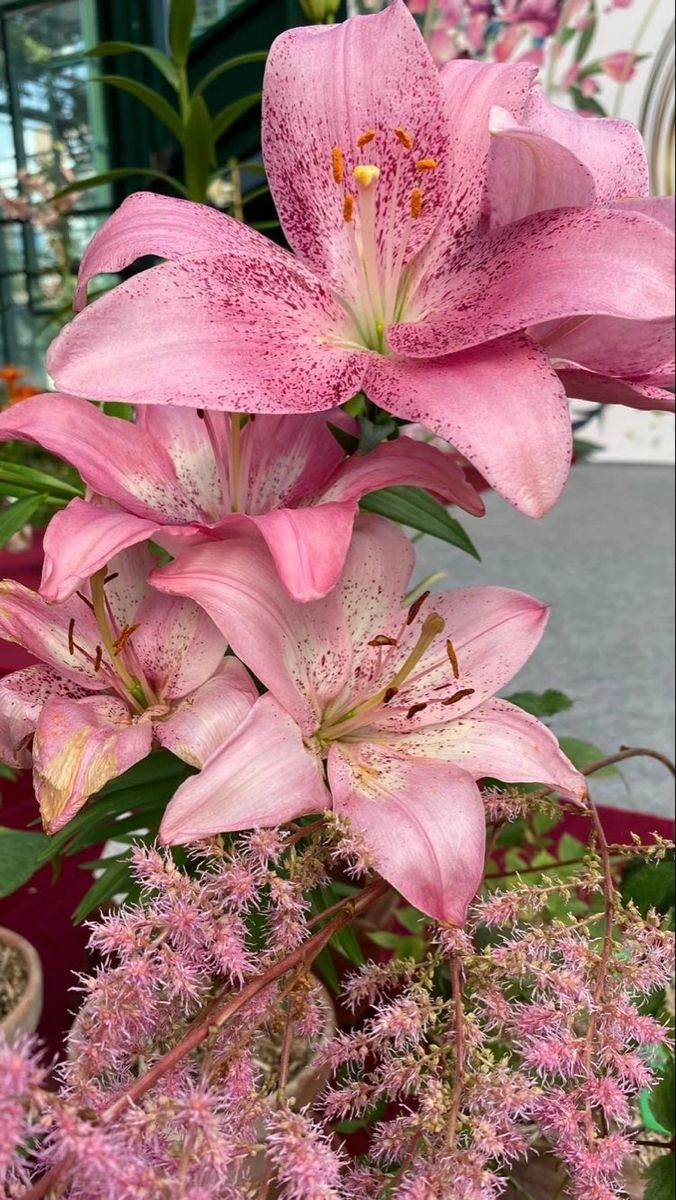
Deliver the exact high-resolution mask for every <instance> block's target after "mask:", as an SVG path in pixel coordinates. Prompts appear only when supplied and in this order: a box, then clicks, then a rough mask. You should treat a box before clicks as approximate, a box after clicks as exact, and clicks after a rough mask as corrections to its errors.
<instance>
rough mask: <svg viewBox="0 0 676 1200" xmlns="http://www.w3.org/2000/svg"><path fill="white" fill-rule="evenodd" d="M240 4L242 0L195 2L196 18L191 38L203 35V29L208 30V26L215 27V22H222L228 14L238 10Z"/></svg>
mask: <svg viewBox="0 0 676 1200" xmlns="http://www.w3.org/2000/svg"><path fill="white" fill-rule="evenodd" d="M242 2H243V0H197V17H196V19H195V24H194V25H193V37H198V36H199V34H200V33H204V31H205V29H208V28H209V26H210V25H215V24H216V21H222V19H223V17H227V15H228V13H231V12H234V10H235V9H236V8H239V6H240V4H242Z"/></svg>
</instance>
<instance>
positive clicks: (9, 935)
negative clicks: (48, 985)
mask: <svg viewBox="0 0 676 1200" xmlns="http://www.w3.org/2000/svg"><path fill="white" fill-rule="evenodd" d="M0 942H1V943H3V944H4V945H5V946H9V947H10V948H12V949H14V950H18V951H19V953H20V954H21V956H22V958H23V959H24V962H25V963H26V967H27V970H28V978H27V980H26V986H25V988H24V990H23V992H22V993H21V995H20V997H19V1001H18V1003H17V1004H15V1005H14V1008H11V1009H10V1010H9V1012H7V1013H5V1015H4V1017H0V1034H3V1033H6V1034H7V1036H8V1037H9V1036H10V1035H11V1036H15V1035H16V1034H17V1033H20V1032H29V1033H33V1032H34V1030H35V1026H36V1024H37V1021H36V1020H35V1019H34V1017H35V1012H36V997H39V998H40V1005H39V1007H40V1008H41V1007H42V963H41V962H40V956H39V954H38V952H37V950H36V949H35V946H33V945H32V943H31V942H29V941H28V940H27V939H26V938H25V937H22V936H21V934H20V933H15V932H14V930H13V929H6V928H5V927H4V926H3V925H0ZM26 1018H28V1021H27V1020H26ZM27 1026H30V1028H29V1029H27Z"/></svg>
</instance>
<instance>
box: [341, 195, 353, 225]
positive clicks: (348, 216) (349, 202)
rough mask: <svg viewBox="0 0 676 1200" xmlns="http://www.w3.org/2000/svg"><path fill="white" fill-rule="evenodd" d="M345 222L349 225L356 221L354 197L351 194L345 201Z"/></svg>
mask: <svg viewBox="0 0 676 1200" xmlns="http://www.w3.org/2000/svg"><path fill="white" fill-rule="evenodd" d="M343 220H344V221H347V223H348V224H349V223H350V221H353V220H354V196H353V195H352V193H351V192H348V193H347V196H346V197H345V199H344V200H343Z"/></svg>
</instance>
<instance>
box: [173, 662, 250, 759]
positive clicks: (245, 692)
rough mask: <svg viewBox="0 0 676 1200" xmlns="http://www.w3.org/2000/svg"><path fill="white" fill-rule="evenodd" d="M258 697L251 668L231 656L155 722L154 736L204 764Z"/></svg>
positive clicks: (176, 751)
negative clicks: (167, 713) (250, 673)
mask: <svg viewBox="0 0 676 1200" xmlns="http://www.w3.org/2000/svg"><path fill="white" fill-rule="evenodd" d="M257 699H258V692H257V690H256V685H255V683H254V681H253V679H252V678H251V676H250V675H249V672H248V671H247V670H246V669H245V668H244V667H243V666H242V664H241V662H240V661H239V659H237V658H232V657H228V658H226V659H224V660H223V665H222V666H221V667H219V669H218V670H217V671H216V673H215V675H212V677H211V679H207V681H206V683H203V684H201V686H200V687H198V688H197V689H196V690H195V691H194V692H191V693H190V695H189V696H186V697H185V699H184V700H181V701H180V702H179V703H178V704H176V705H175V706H174V707H173V708H172V711H171V713H170V714H169V715H168V716H167V717H164V718H162V719H158V720H156V721H155V722H154V723H153V728H154V732H155V737H156V738H157V740H158V742H159V743H160V744H161V745H162V746H165V747H166V749H167V750H171V751H172V753H173V754H176V755H178V757H179V758H182V759H183V761H184V762H187V763H190V765H191V766H193V767H202V766H204V763H205V762H206V760H207V759H208V758H210V757H211V755H212V754H213V753H214V751H215V750H217V749H218V747H219V746H221V745H222V744H223V742H225V741H227V739H228V738H229V737H230V735H231V734H232V733H234V732H235V730H236V729H238V728H239V726H240V725H241V723H242V721H243V720H244V718H245V717H246V716H247V714H248V712H249V710H250V709H251V708H252V707H253V705H254V704H255V703H256V700H257Z"/></svg>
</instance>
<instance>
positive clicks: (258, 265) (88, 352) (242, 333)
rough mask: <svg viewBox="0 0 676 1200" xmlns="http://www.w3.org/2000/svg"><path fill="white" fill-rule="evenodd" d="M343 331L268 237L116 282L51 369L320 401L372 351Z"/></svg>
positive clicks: (137, 399)
mask: <svg viewBox="0 0 676 1200" xmlns="http://www.w3.org/2000/svg"><path fill="white" fill-rule="evenodd" d="M635 219H636V220H638V219H639V218H635ZM242 229H244V226H242ZM345 338H348V340H349V331H348V324H347V316H346V314H345V312H344V311H343V310H342V309H341V308H340V307H339V305H338V303H337V301H335V300H334V299H333V296H332V295H331V294H330V292H329V291H328V290H327V289H326V288H325V287H324V285H323V284H322V283H321V282H320V281H319V279H318V278H317V277H316V276H314V275H313V274H312V273H311V272H310V271H308V270H307V268H305V267H304V266H303V265H302V263H300V262H298V261H297V260H296V259H294V258H293V256H292V255H291V254H289V253H288V252H285V251H280V249H279V248H278V247H277V246H275V245H274V243H273V242H268V241H267V240H266V239H261V246H260V250H259V252H258V253H257V255H256V256H255V257H254V256H253V255H249V256H248V257H247V256H245V255H244V254H236V255H235V254H231V255H227V256H223V255H220V256H219V257H213V258H186V259H182V260H181V261H180V262H177V263H163V264H162V265H161V266H158V267H152V268H151V269H150V270H149V271H143V272H142V273H141V274H140V275H136V276H135V277H134V278H133V279H130V280H128V281H127V282H126V283H122V284H120V286H119V287H117V288H113V290H112V291H110V292H107V293H106V294H105V295H103V296H100V297H99V299H98V300H97V301H96V302H95V303H94V304H92V305H90V306H89V307H88V308H86V309H85V310H84V311H83V312H81V313H80V314H79V315H78V316H77V317H76V318H75V320H73V321H71V323H70V324H69V325H66V327H65V328H64V329H63V330H62V331H61V333H60V334H59V336H58V337H57V338H56V339H55V341H54V342H52V344H51V346H50V348H49V351H48V354H47V369H48V371H49V373H50V375H51V376H52V378H53V379H54V380H55V381H56V384H57V386H58V387H60V388H64V389H65V390H66V391H69V392H72V393H74V394H76V395H80V396H88V397H91V398H93V399H95V400H122V401H127V402H129V403H132V404H175V405H179V406H180V405H185V406H187V407H189V408H200V407H208V408H215V409H230V410H234V411H239V412H298V411H299V409H303V410H305V411H310V412H313V411H317V410H319V409H323V408H334V407H335V406H336V405H339V404H342V403H344V401H346V400H349V399H350V397H351V396H353V395H354V394H355V392H358V391H359V388H360V385H361V378H362V375H363V370H364V356H363V355H362V354H361V353H360V352H358V351H357V352H355V351H352V350H349V349H344V348H341V344H342V342H343V341H344V340H345ZM177 362H180V371H178V372H177V371H176V363H177Z"/></svg>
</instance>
